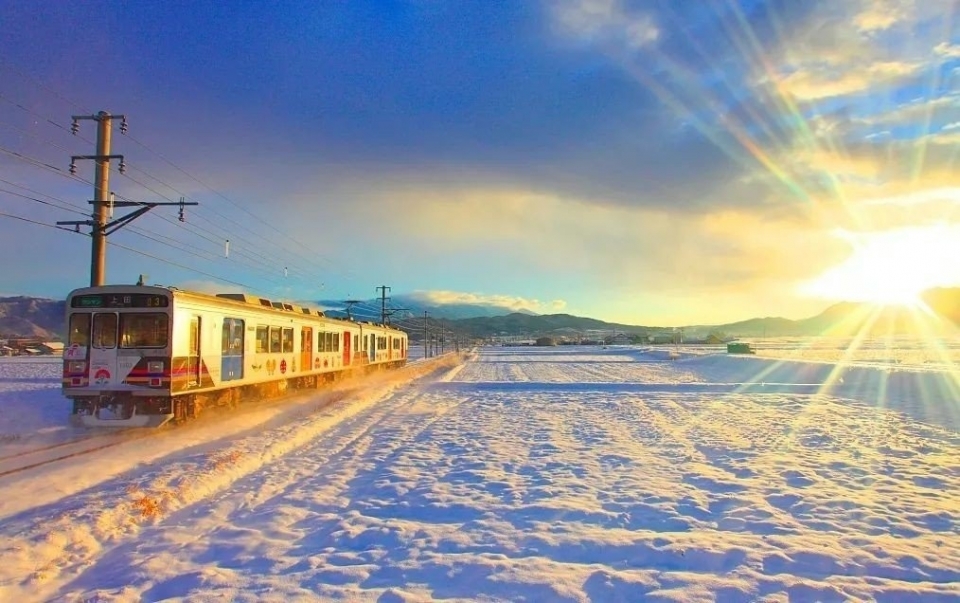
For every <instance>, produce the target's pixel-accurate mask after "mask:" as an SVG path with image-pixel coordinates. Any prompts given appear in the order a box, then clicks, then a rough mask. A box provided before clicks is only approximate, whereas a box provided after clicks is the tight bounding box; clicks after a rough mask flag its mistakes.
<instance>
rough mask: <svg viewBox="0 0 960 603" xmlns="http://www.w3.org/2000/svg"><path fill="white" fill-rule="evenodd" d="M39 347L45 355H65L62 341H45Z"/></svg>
mask: <svg viewBox="0 0 960 603" xmlns="http://www.w3.org/2000/svg"><path fill="white" fill-rule="evenodd" d="M38 347H39V348H40V350H41V351H42V352H43V353H44V354H55V355H63V342H62V341H45V342H43V343H41V344H40V345H39V346H38Z"/></svg>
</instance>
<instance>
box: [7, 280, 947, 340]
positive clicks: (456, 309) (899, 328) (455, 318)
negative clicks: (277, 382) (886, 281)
mask: <svg viewBox="0 0 960 603" xmlns="http://www.w3.org/2000/svg"><path fill="white" fill-rule="evenodd" d="M924 301H925V302H926V303H927V304H928V306H929V307H930V308H931V309H933V310H934V312H935V314H936V317H927V318H926V319H925V321H926V322H927V323H929V322H931V321H933V322H934V330H935V331H940V332H944V333H945V332H952V333H955V332H956V330H957V328H958V327H960V288H949V289H932V290H930V291H928V292H926V293H925V294H924ZM319 303H320V304H322V305H324V306H326V307H338V306H340V307H342V304H341V303H339V302H322V301H321V302H319ZM393 306H394V307H397V306H402V307H404V308H409V310H408V311H405V312H404V313H403V314H397V315H395V318H394V320H395V321H398V322H400V323H407V324H408V325H411V324H414V323H415V321H416V320H417V319H418V318H422V316H423V311H424V309H426V311H427V312H428V313H429V315H430V320H431V323H436V322H439V323H441V324H443V325H445V326H446V327H447V328H453V329H455V330H457V331H459V332H461V333H464V334H469V335H471V336H473V337H496V336H499V335H510V336H516V335H526V336H534V335H537V334H542V335H555V336H562V335H566V336H571V337H572V336H577V335H587V332H588V331H605V332H619V333H626V334H628V335H642V334H654V333H662V332H669V331H672V330H673V329H672V328H671V327H662V326H641V325H626V324H620V323H611V322H605V321H602V320H597V319H594V318H585V317H581V316H573V315H571V314H543V315H539V314H534V313H532V312H529V311H526V310H524V311H521V312H510V311H509V310H508V309H506V308H503V307H499V306H487V305H483V304H451V305H450V306H445V305H433V306H423V305H420V306H418V305H416V302H413V301H412V300H410V299H406V298H405V297H402V296H397V297H396V298H394V301H393ZM379 308H380V306H379V300H368V301H365V302H364V303H363V304H361V305H359V306H357V307H356V308H355V311H354V315H355V316H356V317H359V318H361V319H364V320H379V317H380V313H379ZM477 313H480V314H477ZM328 314H329V315H331V316H335V315H337V314H338V312H336V311H335V310H334V311H328ZM465 314H467V315H469V314H474V315H473V316H468V317H464V315H465ZM404 315H405V316H404ZM937 317H939V322H937ZM914 323H915V318H914V314H913V313H912V312H911V311H908V310H906V309H903V308H897V307H886V308H884V309H882V310H881V311H879V312H877V311H876V308H875V307H874V306H871V305H868V304H859V303H850V302H841V303H838V304H834V305H832V306H830V307H828V308H827V309H825V310H824V311H823V312H821V313H820V314H817V315H816V316H811V317H809V318H804V319H801V320H790V319H787V318H782V317H766V318H751V319H749V320H743V321H739V322H732V323H728V324H721V325H691V326H685V327H682V330H683V331H684V333H685V335H686V336H690V335H694V336H700V337H702V336H705V335H707V334H708V333H711V332H713V333H723V334H725V335H727V336H731V337H764V336H766V337H802V336H810V335H825V334H826V335H835V336H838V337H849V336H853V335H856V334H857V333H858V332H859V331H860V330H861V329H862V328H863V325H864V324H870V325H871V329H870V334H871V335H887V334H900V333H915V332H916V329H915V328H914ZM64 332H65V326H64V302H63V301H62V300H52V299H43V298H35V297H26V296H17V297H0V337H18V336H19V337H41V338H44V339H55V338H60V337H62V335H63V333H64ZM411 332H412V333H414V334H415V335H418V331H417V329H411Z"/></svg>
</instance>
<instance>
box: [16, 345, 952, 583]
mask: <svg viewBox="0 0 960 603" xmlns="http://www.w3.org/2000/svg"><path fill="white" fill-rule="evenodd" d="M417 365H418V366H417V367H412V369H410V370H409V372H408V373H403V374H391V375H385V376H380V377H378V378H375V379H374V380H372V381H370V382H367V383H365V384H363V385H362V386H359V385H356V384H353V385H350V386H349V387H351V389H349V390H345V391H339V392H323V393H316V394H313V395H309V396H301V397H299V398H297V399H294V400H292V401H290V402H289V403H287V404H285V405H282V406H280V405H268V406H264V407H258V408H255V409H252V410H250V411H249V412H248V413H245V414H242V415H237V416H231V417H214V418H213V419H208V420H205V421H203V420H202V421H198V422H197V423H196V424H192V425H189V426H187V427H184V428H178V429H173V430H163V431H161V432H159V433H156V434H152V435H150V436H149V437H145V438H142V439H139V440H136V441H131V442H128V443H124V444H121V445H118V446H115V447H111V448H108V449H104V450H101V451H97V452H93V453H91V454H87V455H82V456H78V457H75V458H71V459H67V460H64V461H61V462H58V463H55V464H53V465H46V466H43V467H38V468H37V469H36V470H32V471H27V472H21V473H17V474H14V475H10V476H7V477H0V491H2V492H3V493H4V495H5V496H4V497H3V499H2V500H0V600H3V601H7V600H23V601H33V600H41V601H42V600H65V601H141V600H145V601H156V600H166V599H173V600H177V599H183V600H201V601H207V600H228V601H230V600H239V601H288V600H303V601H315V600H318V599H319V600H349V601H354V600H360V601H364V600H367V601H421V600H436V599H444V600H456V599H460V600H505V601H518V600H526V601H587V600H593V601H645V600H650V601H664V600H673V601H701V600H702V601H726V602H729V601H817V600H820V601H843V600H853V601H871V600H876V601H923V600H929V601H951V600H960V410H958V409H960V376H958V375H957V373H955V372H949V371H946V370H944V371H937V370H929V369H928V370H921V369H919V368H918V369H907V368H903V367H897V368H891V367H876V366H846V367H837V366H836V365H832V364H824V363H822V362H799V361H777V360H772V359H768V358H757V357H731V356H726V355H716V354H713V355H709V354H708V355H690V356H687V355H684V356H682V357H681V358H680V359H678V360H670V359H669V358H668V352H667V351H665V350H641V349H632V348H610V349H600V348H595V347H594V348H554V349H536V348H497V349H486V350H481V351H480V352H479V353H478V354H475V355H473V356H471V357H470V358H469V359H468V361H467V362H466V363H464V364H461V365H459V366H456V367H454V368H444V369H442V370H439V371H434V372H431V373H428V371H429V370H430V368H429V366H428V365H427V364H426V363H422V364H421V363H417ZM33 367H34V368H32V369H28V368H27V366H26V365H13V364H8V363H4V364H0V434H9V437H8V438H6V439H4V440H2V441H0V463H2V462H3V458H4V457H8V456H9V455H10V454H15V453H18V452H22V451H23V449H24V448H25V447H26V448H29V447H30V446H36V445H39V443H41V442H45V441H46V440H44V437H42V435H43V434H44V433H46V434H48V435H49V434H50V433H53V432H55V431H56V430H57V429H63V428H62V427H60V428H58V427H57V426H56V425H57V424H56V421H57V420H59V417H60V416H62V417H63V418H64V419H65V416H66V408H67V405H66V403H65V402H64V401H62V400H58V398H57V396H58V393H57V390H56V388H57V387H58V385H57V383H56V375H57V371H58V370H59V365H55V366H54V370H53V371H52V372H51V373H49V374H48V373H47V372H44V371H48V370H49V367H44V366H43V365H33ZM31 370H32V371H35V372H30V371H31ZM415 377H419V378H417V379H414V378H415ZM28 408H33V409H34V411H35V412H34V413H33V414H29V413H27V412H26V410H27V409H28ZM18 414H24V416H25V417H29V419H28V420H26V419H25V421H26V422H20V423H18V421H17V420H16V415H18ZM11 415H13V416H11ZM13 434H17V435H16V437H14V435H13Z"/></svg>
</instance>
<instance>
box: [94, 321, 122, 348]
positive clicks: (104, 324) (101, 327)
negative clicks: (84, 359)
mask: <svg viewBox="0 0 960 603" xmlns="http://www.w3.org/2000/svg"><path fill="white" fill-rule="evenodd" d="M93 347H95V348H102V349H109V348H115V347H117V315H116V314H114V313H112V312H111V313H109V314H106V313H100V314H94V315H93Z"/></svg>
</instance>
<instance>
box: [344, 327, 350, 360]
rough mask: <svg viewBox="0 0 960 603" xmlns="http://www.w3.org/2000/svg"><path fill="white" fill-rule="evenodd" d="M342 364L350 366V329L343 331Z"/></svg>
mask: <svg viewBox="0 0 960 603" xmlns="http://www.w3.org/2000/svg"><path fill="white" fill-rule="evenodd" d="M343 366H350V331H345V332H344V333H343Z"/></svg>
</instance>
